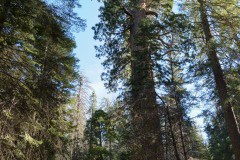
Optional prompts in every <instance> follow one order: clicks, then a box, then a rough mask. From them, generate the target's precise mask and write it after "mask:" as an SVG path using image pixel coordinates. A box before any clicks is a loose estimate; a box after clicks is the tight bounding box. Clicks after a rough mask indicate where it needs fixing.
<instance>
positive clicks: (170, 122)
mask: <svg viewBox="0 0 240 160" xmlns="http://www.w3.org/2000/svg"><path fill="white" fill-rule="evenodd" d="M166 109H167V118H168V122H169V127H170V134H171V138H172V145H173V149H174V153H175V156H176V160H181V158H180V156H179V153H178V148H177V141H176V138H175V135H174V131H173V125H172V120H171V117H170V111H169V106H168V105H167V106H166Z"/></svg>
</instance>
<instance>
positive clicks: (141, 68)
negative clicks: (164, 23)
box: [130, 0, 164, 160]
mask: <svg viewBox="0 0 240 160" xmlns="http://www.w3.org/2000/svg"><path fill="white" fill-rule="evenodd" d="M144 4H145V1H144V0H142V1H140V2H138V4H137V6H138V7H137V8H136V9H134V10H132V11H131V18H132V26H131V28H130V46H131V54H132V62H131V71H132V75H131V87H132V88H131V89H132V90H131V101H132V118H133V120H132V125H133V130H134V155H133V157H132V159H133V160H164V149H163V147H162V146H161V141H162V136H161V133H160V131H161V126H160V116H159V110H158V106H157V100H156V93H155V82H154V76H153V67H154V66H153V61H152V59H151V53H150V52H149V51H148V50H147V49H146V48H147V45H148V44H144V45H143V44H139V41H141V29H140V23H141V22H142V21H143V20H144V19H146V18H147V12H146V8H144V6H145V5H144Z"/></svg>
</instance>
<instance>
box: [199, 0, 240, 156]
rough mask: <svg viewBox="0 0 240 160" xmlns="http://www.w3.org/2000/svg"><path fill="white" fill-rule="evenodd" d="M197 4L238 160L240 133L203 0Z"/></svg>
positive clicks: (219, 94) (210, 60)
mask: <svg viewBox="0 0 240 160" xmlns="http://www.w3.org/2000/svg"><path fill="white" fill-rule="evenodd" d="M198 2H199V3H200V13H201V20H202V27H203V31H204V34H205V38H206V44H207V45H208V47H209V51H208V53H207V56H208V59H209V62H210V65H211V68H212V71H213V74H214V79H215V83H216V89H217V91H218V96H219V100H220V103H221V105H222V107H223V111H224V118H225V121H226V127H227V130H228V134H229V137H230V140H231V143H232V149H233V152H234V154H235V159H236V160H240V131H239V128H238V124H237V121H236V117H235V114H234V111H233V105H232V103H231V102H229V95H228V90H227V85H226V82H225V80H224V75H223V71H222V68H221V65H220V63H219V59H218V56H217V50H216V47H215V46H214V45H212V46H210V45H211V41H212V40H213V36H212V34H211V30H210V25H209V22H208V18H207V13H206V8H205V4H204V1H203V0H198Z"/></svg>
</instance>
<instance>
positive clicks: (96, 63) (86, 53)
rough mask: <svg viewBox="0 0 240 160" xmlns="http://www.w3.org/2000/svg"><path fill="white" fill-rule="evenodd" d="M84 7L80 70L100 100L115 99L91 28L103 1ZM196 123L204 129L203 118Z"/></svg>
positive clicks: (81, 11)
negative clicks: (103, 78) (104, 72)
mask: <svg viewBox="0 0 240 160" xmlns="http://www.w3.org/2000/svg"><path fill="white" fill-rule="evenodd" d="M80 3H81V5H82V7H81V8H80V9H78V10H77V12H78V14H79V16H80V17H82V18H84V19H86V20H87V21H86V23H87V28H86V30H85V31H84V32H79V33H74V36H75V40H76V43H77V48H76V49H75V50H74V53H76V56H77V58H78V59H80V63H79V64H80V70H81V72H83V74H84V75H85V76H86V77H87V79H88V80H89V82H90V84H89V85H90V86H91V87H92V88H93V89H94V90H95V92H96V94H97V97H98V102H100V101H101V99H102V98H104V97H106V98H109V99H110V100H111V99H114V98H115V97H116V94H113V93H108V91H107V89H105V87H104V82H103V81H101V77H100V76H101V73H102V72H103V71H104V69H103V67H102V65H101V62H102V60H99V59H98V58H96V56H95V55H96V51H95V49H94V46H95V45H99V42H97V41H95V40H94V39H93V35H94V32H93V30H92V29H91V28H92V27H93V26H94V25H95V24H96V23H98V22H99V19H98V15H99V11H98V9H99V7H100V6H101V3H99V2H97V0H80ZM199 113H201V110H200V109H198V108H195V109H193V110H192V112H191V113H190V116H191V117H196V116H197V115H198V114H199ZM195 121H196V124H197V125H198V126H199V127H200V128H201V129H202V128H203V118H198V119H195ZM201 133H202V134H203V137H204V139H206V134H205V133H204V132H202V131H201Z"/></svg>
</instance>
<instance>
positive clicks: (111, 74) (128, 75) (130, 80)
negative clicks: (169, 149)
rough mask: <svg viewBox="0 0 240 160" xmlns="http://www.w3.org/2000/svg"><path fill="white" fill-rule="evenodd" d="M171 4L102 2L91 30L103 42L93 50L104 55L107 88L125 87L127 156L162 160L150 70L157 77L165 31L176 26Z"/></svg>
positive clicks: (153, 76)
mask: <svg viewBox="0 0 240 160" xmlns="http://www.w3.org/2000/svg"><path fill="white" fill-rule="evenodd" d="M171 7H172V1H157V0H155V1H154V0H153V1H147V0H146V1H145V0H135V1H104V7H102V8H101V9H100V11H101V14H100V18H101V22H100V23H99V24H97V25H96V26H95V28H94V29H95V39H98V40H100V41H102V40H103V41H104V42H105V43H104V44H103V45H102V46H100V47H98V48H97V50H98V51H99V54H98V56H106V57H107V60H106V61H104V63H103V64H104V66H105V67H106V68H107V69H108V70H107V72H106V73H104V74H103V79H104V80H107V81H108V83H107V84H106V85H107V87H109V88H110V89H113V90H114V89H117V88H118V87H119V86H118V84H119V82H120V83H121V84H123V85H124V86H125V89H126V90H125V95H127V96H125V97H127V101H128V102H129V103H128V105H129V106H130V107H129V108H130V112H131V126H132V129H133V131H132V134H133V136H132V143H131V144H132V150H133V151H132V152H133V156H132V159H164V147H163V145H162V142H163V140H162V134H161V124H160V116H161V114H160V112H159V105H158V103H157V98H156V91H155V71H156V72H158V75H162V74H161V66H159V65H158V60H160V59H161V58H162V57H163V53H164V54H167V53H168V49H166V47H165V46H168V45H169V44H168V42H171V41H170V40H169V39H171V35H169V33H171V32H174V29H173V28H175V27H176V26H178V25H180V23H177V22H178V16H175V15H174V14H172V13H171V9H172V8H171ZM155 11H156V12H155ZM158 17H160V18H158ZM163 22H164V23H163ZM180 26H181V25H180ZM180 28H181V27H180ZM176 30H178V29H176ZM171 50H174V48H171Z"/></svg>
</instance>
